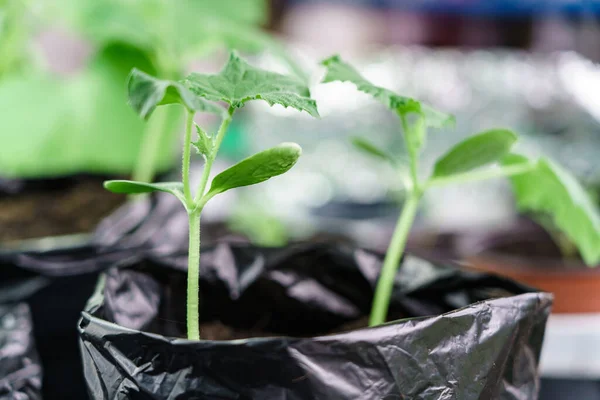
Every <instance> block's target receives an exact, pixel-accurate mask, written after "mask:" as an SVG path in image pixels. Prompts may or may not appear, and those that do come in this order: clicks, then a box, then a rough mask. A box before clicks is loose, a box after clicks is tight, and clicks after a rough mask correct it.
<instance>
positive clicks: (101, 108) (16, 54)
mask: <svg viewBox="0 0 600 400" xmlns="http://www.w3.org/2000/svg"><path fill="white" fill-rule="evenodd" d="M267 11H268V10H267V2H266V1H265V0H244V1H238V0H196V1H194V0H177V1H166V0H127V1H122V0H119V1H117V0H43V1H35V2H34V1H27V0H0V146H2V157H1V158H0V175H2V176H5V177H48V176H58V175H68V174H73V173H81V172H92V173H109V174H129V173H131V171H132V170H134V169H135V166H136V162H137V159H138V154H139V152H140V148H141V147H143V146H144V139H146V140H147V139H148V136H150V135H146V134H145V130H150V126H151V125H152V124H153V123H154V124H155V125H158V126H155V127H154V128H153V129H152V132H153V133H154V134H153V136H154V138H153V139H152V144H151V146H150V147H148V146H146V147H145V149H146V152H148V149H149V148H150V149H151V151H153V152H154V153H155V154H154V155H153V156H152V157H151V159H150V163H151V164H152V168H153V170H152V171H148V172H149V173H153V172H154V170H165V169H166V168H168V167H169V166H171V165H172V163H173V162H174V161H175V160H176V153H177V146H178V143H177V141H176V140H174V135H177V134H178V131H179V129H178V127H179V126H180V124H179V120H180V113H179V111H178V110H177V108H176V107H166V108H165V109H164V110H161V113H165V114H163V115H162V116H161V117H158V116H155V117H154V118H153V119H156V121H153V120H151V121H149V122H148V123H145V122H143V121H142V120H141V119H140V118H139V117H138V116H137V115H136V114H135V112H134V111H133V110H131V109H130V107H129V106H128V105H127V103H126V86H125V81H126V78H127V75H128V74H129V72H130V71H131V69H132V68H134V67H135V68H138V69H140V70H142V71H144V72H147V73H150V74H153V75H156V76H159V77H166V78H172V79H178V78H181V77H182V76H183V74H184V72H185V70H184V69H185V67H186V65H187V63H188V62H189V61H191V60H192V59H195V58H198V57H202V56H206V55H207V54H209V53H210V52H211V51H213V50H215V49H218V48H221V47H236V48H241V49H243V50H249V51H254V50H258V49H260V48H261V47H263V46H264V45H265V44H268V43H269V41H270V40H272V39H270V37H269V36H268V35H267V34H266V33H263V32H262V31H261V30H260V25H262V24H264V23H265V21H266V20H267V17H268V14H267ZM57 25H59V26H62V27H66V28H67V29H68V30H69V31H71V32H73V33H75V34H76V35H78V36H81V37H83V38H85V39H87V40H88V41H89V42H90V43H91V44H92V46H93V47H94V53H93V54H92V56H91V57H90V59H89V60H88V61H87V62H86V64H85V65H84V66H83V68H82V69H81V70H79V71H77V72H76V73H75V74H73V75H70V76H67V77H64V76H57V75H56V74H53V73H52V72H50V71H48V70H47V69H46V68H44V67H43V63H39V62H38V61H39V58H36V57H35V54H32V52H31V49H32V47H33V46H32V41H33V40H34V39H35V37H36V35H37V34H38V33H39V32H42V31H43V30H44V29H45V28H47V27H54V26H57ZM157 114H160V113H157ZM159 119H160V121H159ZM146 161H148V160H146ZM146 164H148V162H146ZM146 169H148V168H146Z"/></svg>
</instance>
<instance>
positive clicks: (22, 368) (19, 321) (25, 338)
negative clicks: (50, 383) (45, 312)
mask: <svg viewBox="0 0 600 400" xmlns="http://www.w3.org/2000/svg"><path fill="white" fill-rule="evenodd" d="M41 388H42V369H41V368H40V364H39V360H38V355H37V352H36V349H35V343H34V339H33V332H32V324H31V315H30V312H29V307H28V306H27V304H25V303H15V304H7V305H0V400H21V399H29V400H41V398H42V396H41Z"/></svg>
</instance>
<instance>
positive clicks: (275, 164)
mask: <svg viewBox="0 0 600 400" xmlns="http://www.w3.org/2000/svg"><path fill="white" fill-rule="evenodd" d="M300 154H302V148H301V147H300V146H298V145H297V144H296V143H282V144H280V145H278V146H275V147H273V148H270V149H268V150H265V151H261V152H260V153H257V154H255V155H253V156H251V157H248V158H246V159H245V160H242V161H240V162H239V163H237V164H235V165H234V166H232V167H230V168H228V169H226V170H225V171H223V172H221V173H220V174H218V175H217V176H216V177H215V178H214V179H213V181H212V184H211V186H210V190H209V192H208V194H207V196H209V197H212V196H214V195H216V194H218V193H223V192H224V191H226V190H229V189H233V188H236V187H240V186H249V185H254V184H257V183H260V182H264V181H266V180H267V179H269V178H272V177H274V176H277V175H281V174H283V173H284V172H286V171H288V170H289V169H290V168H292V167H293V166H294V164H296V161H298V158H299V157H300Z"/></svg>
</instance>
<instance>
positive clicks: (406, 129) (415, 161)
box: [400, 114, 419, 190]
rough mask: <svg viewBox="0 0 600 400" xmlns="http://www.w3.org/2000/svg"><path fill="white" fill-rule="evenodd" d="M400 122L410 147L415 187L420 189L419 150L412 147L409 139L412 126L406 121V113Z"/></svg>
mask: <svg viewBox="0 0 600 400" xmlns="http://www.w3.org/2000/svg"><path fill="white" fill-rule="evenodd" d="M400 122H401V123H402V130H403V131H404V142H405V143H406V148H407V149H408V155H409V158H410V178H411V180H412V183H413V185H414V189H415V190H418V187H417V185H418V182H419V173H418V170H417V168H418V161H419V157H418V154H417V151H415V150H414V149H413V148H412V145H411V144H410V141H409V139H408V137H409V135H410V134H411V132H410V127H409V126H408V121H406V115H404V114H401V115H400Z"/></svg>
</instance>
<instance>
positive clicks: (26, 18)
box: [0, 0, 600, 400]
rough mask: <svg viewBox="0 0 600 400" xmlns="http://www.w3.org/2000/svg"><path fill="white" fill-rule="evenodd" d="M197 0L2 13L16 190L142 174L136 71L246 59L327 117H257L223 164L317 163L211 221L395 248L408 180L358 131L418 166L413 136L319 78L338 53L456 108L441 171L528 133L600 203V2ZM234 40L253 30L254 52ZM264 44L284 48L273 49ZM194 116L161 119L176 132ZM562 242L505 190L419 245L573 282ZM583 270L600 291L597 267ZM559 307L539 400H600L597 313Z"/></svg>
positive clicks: (435, 144) (6, 122) (11, 8)
mask: <svg viewBox="0 0 600 400" xmlns="http://www.w3.org/2000/svg"><path fill="white" fill-rule="evenodd" d="M167 3H170V4H171V5H172V7H170V6H165V5H166V4H167ZM180 3H181V4H183V3H189V2H186V1H180V2H177V1H174V0H173V1H171V2H166V1H161V0H147V1H141V0H123V1H110V0H98V1H78V0H56V1H49V0H48V1H44V0H41V1H33V0H28V1H19V0H0V35H1V36H0V142H1V143H0V176H1V179H2V182H4V183H5V184H7V182H13V181H14V180H16V179H32V178H41V177H60V176H65V175H69V174H73V173H80V172H85V173H94V174H110V175H114V174H121V175H123V174H124V175H127V174H129V173H131V170H132V168H133V166H134V165H135V163H136V160H137V155H138V153H139V148H140V146H141V138H142V137H143V135H144V130H145V129H146V128H147V127H146V126H145V124H144V123H143V121H141V120H139V118H137V116H135V115H134V113H133V112H132V111H131V110H129V109H128V107H127V105H126V96H125V80H126V77H127V74H128V73H129V71H130V70H131V68H132V67H134V66H135V67H138V68H142V69H144V70H146V71H149V72H153V73H157V74H159V75H163V77H175V78H176V77H178V76H179V75H183V74H184V73H185V72H186V71H189V70H196V71H198V70H200V71H210V72H214V71H216V70H218V68H219V66H220V65H222V63H223V62H224V60H225V59H226V58H225V57H226V50H225V47H227V46H229V47H237V48H241V49H242V50H243V52H244V53H245V54H247V55H248V56H250V57H251V60H252V62H253V63H255V64H258V65H261V66H263V67H266V68H270V69H273V70H278V71H286V70H287V71H290V70H292V71H293V70H294V69H295V70H296V72H298V71H301V73H300V75H303V77H304V78H305V79H307V80H308V82H309V83H310V87H311V91H312V94H313V97H314V98H315V99H316V100H317V102H318V104H319V110H320V113H321V116H322V118H321V119H320V120H313V119H311V118H310V117H308V116H307V115H304V114H299V113H296V112H292V111H289V110H284V109H283V108H279V107H273V108H271V107H269V106H268V105H266V104H252V105H251V106H249V107H247V108H245V109H244V110H243V113H240V115H241V116H240V119H239V120H238V121H237V122H236V123H235V124H234V125H233V126H232V128H231V131H230V132H229V134H228V137H227V139H226V142H225V144H224V148H223V151H222V155H223V158H222V159H221V160H220V165H219V167H218V168H217V171H218V169H219V168H224V167H226V166H227V165H230V164H231V163H232V162H234V161H235V160H239V159H240V158H242V157H244V156H246V155H249V154H251V153H253V152H255V151H257V150H261V149H264V148H267V147H269V146H271V145H275V144H277V143H280V142H283V141H295V142H297V143H299V144H300V145H301V146H302V147H303V149H304V152H303V156H302V158H301V161H299V163H298V165H297V166H296V167H295V168H294V169H292V170H291V171H290V173H288V174H286V175H285V176H282V177H279V178H277V179H274V180H271V181H268V182H266V183H265V184H262V185H259V186H257V187H255V188H247V189H243V190H238V191H235V192H233V193H231V194H230V195H228V196H225V197H223V200H221V201H219V202H216V203H215V202H214V203H213V204H210V205H209V208H207V211H206V215H205V217H206V220H207V221H210V222H213V223H215V224H220V225H223V227H224V228H223V229H224V231H225V232H226V234H225V235H226V236H230V237H231V236H233V237H238V238H240V237H244V238H247V240H251V241H253V242H255V243H258V244H263V245H283V244H285V243H287V242H288V241H290V240H300V239H306V238H311V237H313V238H314V237H319V236H326V237H340V238H343V239H347V240H352V241H355V242H357V243H358V244H360V245H362V246H366V247H370V248H375V249H378V250H382V251H384V250H385V249H386V247H387V244H388V241H389V238H390V236H391V232H392V229H393V227H394V224H395V221H396V218H397V215H398V210H399V207H400V205H401V203H402V191H401V186H400V182H398V181H397V178H396V176H395V174H394V173H393V171H392V170H391V169H389V168H388V167H387V166H386V165H383V164H381V163H379V162H377V161H376V160H372V159H370V158H368V157H365V156H364V155H363V154H361V153H359V152H358V151H357V150H355V149H354V148H353V147H352V146H351V144H350V141H349V138H350V137H352V136H366V137H368V138H370V139H371V140H372V141H373V142H375V143H377V144H379V145H381V146H384V147H385V148H387V149H389V150H390V151H391V152H392V153H394V154H397V155H398V158H399V159H401V158H402V157H404V154H405V153H404V147H403V140H402V136H401V133H400V129H399V126H398V122H397V120H396V117H395V116H394V115H392V114H391V113H389V112H388V111H387V110H385V109H383V107H381V106H380V105H379V104H377V103H376V102H374V101H373V100H371V99H370V98H369V97H368V96H366V95H363V94H361V93H359V92H357V91H356V90H355V88H354V87H353V86H352V85H350V84H342V83H334V84H328V85H319V84H318V83H319V81H320V79H321V78H322V76H323V73H324V71H323V70H322V69H321V67H319V65H318V62H319V61H320V60H322V59H323V58H325V57H327V56H329V55H332V54H340V55H342V56H343V57H344V58H345V59H347V60H349V61H351V62H352V63H353V64H354V65H356V66H357V68H358V69H359V70H360V71H361V73H363V74H364V76H365V77H367V78H368V79H370V80H371V81H372V82H374V83H375V84H378V85H380V86H384V87H388V88H391V89H394V90H396V91H398V92H400V93H402V94H405V95H407V96H411V97H415V98H417V99H419V100H422V101H426V102H428V103H431V104H433V105H434V106H436V107H437V108H439V109H441V110H443V111H446V112H449V113H452V114H454V115H456V119H457V125H456V127H455V128H453V129H447V130H440V131H436V132H432V133H431V134H430V135H429V138H428V144H427V147H426V150H425V152H424V153H423V157H422V162H423V167H422V170H423V172H424V174H425V173H426V172H427V171H428V170H429V169H430V168H431V166H432V164H433V161H434V160H435V158H436V157H437V156H439V155H440V154H441V153H442V152H444V151H445V150H446V149H447V148H448V147H449V146H451V145H452V144H453V143H455V142H456V141H458V140H460V139H462V138H464V137H466V136H468V135H472V134H474V133H477V132H480V131H482V130H484V129H489V128H494V127H507V128H511V129H513V130H515V131H516V132H519V133H521V134H522V135H523V136H522V140H521V142H520V143H519V150H520V151H521V152H523V153H526V154H546V155H549V156H550V157H552V158H553V159H555V160H557V161H558V162H560V163H561V164H562V165H563V166H565V167H566V168H568V169H569V170H570V171H571V172H572V173H574V174H575V175H576V176H577V177H578V178H579V179H580V180H581V181H582V182H583V183H584V185H585V187H586V189H587V190H588V191H589V193H590V195H591V196H592V197H593V198H595V199H599V197H598V195H600V163H599V162H598V154H600V153H599V152H600V67H599V66H598V64H597V63H598V62H600V1H597V0H338V1H335V0H271V1H261V0H237V1H235V0H228V1H226V0H223V1H222V2H221V3H222V4H221V5H222V6H221V7H217V8H216V9H215V8H214V7H211V8H210V13H208V14H207V13H203V12H202V3H203V2H202V1H198V2H197V6H198V7H199V8H198V9H197V10H195V12H197V14H194V13H189V12H188V11H187V9H186V8H185V7H187V5H186V6H185V7H183V6H182V7H183V8H181V9H179V8H178V7H179V6H178V4H180ZM212 3H214V2H211V4H212ZM195 16H202V18H201V19H194V17H195ZM186 17H187V18H188V19H187V20H182V18H186ZM186 21H187V22H186ZM234 27H235V29H238V28H240V27H243V28H246V27H247V28H248V34H247V35H246V36H244V40H242V39H240V37H239V35H233V34H232V33H231V32H233V29H234ZM212 28H214V29H212ZM217 28H218V29H217ZM211 29H212V30H211ZM258 32H260V34H259V33H258ZM264 34H266V35H267V37H268V38H271V37H272V38H273V40H272V41H271V39H268V41H269V45H268V46H266V47H265V46H258V45H257V43H258V42H261V43H264V41H263V40H262V39H264V38H263V37H262V36H260V35H264ZM255 39H256V40H255ZM198 43H200V44H201V45H200V46H197V44H198ZM223 43H224V44H225V45H226V46H225V47H223V46H221V44H223ZM165 49H167V50H168V51H165ZM190 49H193V51H188V50H190ZM290 58H291V59H293V60H295V62H294V63H290V62H289V60H290ZM177 117H178V116H177V115H175V116H168V115H166V116H165V117H164V121H163V122H162V124H164V125H165V126H169V124H171V125H172V126H173V127H175V128H174V131H175V132H176V133H177V132H179V131H178V128H177V126H178V125H177V124H178V122H177ZM206 123H208V124H210V123H211V121H210V120H208V121H206ZM170 147H172V146H169V145H164V149H165V151H164V152H163V153H161V155H160V156H159V157H158V159H157V160H155V162H156V165H157V168H158V170H159V171H162V172H164V171H168V170H169V167H170V165H171V164H172V160H173V155H174V154H175V155H176V153H177V149H176V148H175V149H171V148H170ZM215 172H216V171H215ZM547 236H548V235H547V234H545V233H544V231H543V229H541V228H540V227H539V226H538V225H536V224H534V223H532V221H531V220H530V219H529V218H528V217H527V216H523V215H520V214H519V213H518V212H517V211H516V209H515V205H514V201H513V198H512V195H511V191H510V187H509V185H508V183H507V182H506V181H504V180H493V181H489V182H485V183H477V184H467V185H462V186H459V187H453V188H448V189H443V190H442V189H436V190H432V191H431V192H429V193H428V195H427V197H426V199H425V201H424V204H423V207H422V209H421V212H420V214H419V217H418V219H417V222H416V225H415V229H414V231H413V234H412V235H411V239H410V248H411V250H412V251H414V252H416V253H419V254H423V255H426V256H429V257H432V258H439V259H441V260H449V259H450V260H462V261H465V260H469V259H472V258H471V257H475V256H478V255H482V254H486V255H488V256H489V257H496V256H497V259H500V260H502V261H503V262H509V263H512V264H516V265H518V266H522V267H523V269H528V268H532V269H533V270H534V271H537V273H541V274H546V273H547V271H556V270H558V271H559V273H558V275H557V276H558V279H562V278H561V276H562V275H560V274H561V273H564V272H565V271H567V272H570V271H575V273H576V274H580V273H581V271H580V269H581V268H580V265H579V264H581V263H580V262H579V259H578V258H577V257H575V258H573V259H572V260H570V261H569V263H568V264H569V265H568V266H567V265H566V264H567V263H566V262H564V260H563V259H562V258H561V254H560V252H559V250H558V249H557V247H558V245H557V244H556V243H552V238H549V237H547ZM244 240H246V239H244ZM507 257H508V258H507ZM507 260H509V261H507ZM540 271H541V272H540ZM586 271H587V272H585V274H587V275H585V280H586V281H587V282H588V285H589V284H592V285H593V286H592V287H591V289H592V293H594V292H598V293H600V273H598V272H593V271H592V270H586ZM563 282H565V283H563V285H568V284H569V283H568V282H566V281H563ZM574 293H575V294H574V295H575V296H582V294H581V292H579V293H578V290H577V288H574ZM596 296H600V295H598V294H596ZM560 311H561V312H560V313H556V314H554V315H553V316H552V318H551V320H550V324H549V329H548V333H547V339H546V343H545V348H544V353H543V355H542V363H541V370H542V374H543V376H544V380H543V384H542V395H541V399H542V400H550V399H567V398H574V399H600V384H599V380H600V307H599V308H598V309H594V308H588V309H585V310H581V309H580V308H577V307H575V308H572V309H570V308H569V307H568V306H567V307H566V308H565V309H562V310H560Z"/></svg>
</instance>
